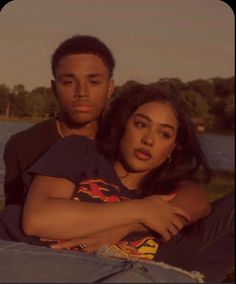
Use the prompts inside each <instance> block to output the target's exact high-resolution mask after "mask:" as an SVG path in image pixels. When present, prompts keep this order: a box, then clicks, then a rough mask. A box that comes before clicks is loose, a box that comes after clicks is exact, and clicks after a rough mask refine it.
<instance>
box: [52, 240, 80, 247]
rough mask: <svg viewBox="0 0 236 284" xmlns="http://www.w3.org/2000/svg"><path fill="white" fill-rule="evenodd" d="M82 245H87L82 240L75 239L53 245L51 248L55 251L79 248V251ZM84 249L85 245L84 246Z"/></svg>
mask: <svg viewBox="0 0 236 284" xmlns="http://www.w3.org/2000/svg"><path fill="white" fill-rule="evenodd" d="M81 244H85V242H82V241H81V239H73V240H66V241H59V242H57V243H54V244H52V245H51V248H53V249H70V248H72V247H77V246H78V249H79V248H80V249H81V247H79V246H80V245H81ZM82 246H83V247H84V246H85V245H82Z"/></svg>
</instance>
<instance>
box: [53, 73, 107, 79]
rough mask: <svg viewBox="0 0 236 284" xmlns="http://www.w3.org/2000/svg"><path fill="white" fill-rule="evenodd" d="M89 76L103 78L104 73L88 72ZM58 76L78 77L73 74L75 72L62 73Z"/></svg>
mask: <svg viewBox="0 0 236 284" xmlns="http://www.w3.org/2000/svg"><path fill="white" fill-rule="evenodd" d="M87 76H88V77H89V78H103V75H102V74H100V73H89V74H87ZM58 77H59V78H63V77H66V78H76V75H75V74H73V73H62V74H60V75H59V76H58Z"/></svg>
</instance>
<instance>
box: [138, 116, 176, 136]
mask: <svg viewBox="0 0 236 284" xmlns="http://www.w3.org/2000/svg"><path fill="white" fill-rule="evenodd" d="M135 116H138V117H141V118H144V119H146V120H148V121H150V122H152V120H151V119H150V117H149V116H147V115H145V114H143V113H136V114H135V115H134V117H135ZM160 126H162V127H167V128H170V129H171V130H172V131H174V132H176V129H175V128H174V127H173V126H172V125H171V124H168V123H160Z"/></svg>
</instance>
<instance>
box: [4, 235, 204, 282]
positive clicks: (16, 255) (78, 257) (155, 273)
mask: <svg viewBox="0 0 236 284" xmlns="http://www.w3.org/2000/svg"><path fill="white" fill-rule="evenodd" d="M0 256H1V257H0V282H1V283H3V282H5V283H7V282H21V283H23V282H24V283H27V282H28V283H33V282H40V283H41V282H58V283H59V282H61V283H72V282H76V283H81V282H83V283H93V282H99V283H115V282H120V283H121V282H124V283H128V282H132V283H134V282H136V283H141V282H142V283H157V282H187V283H190V282H202V281H201V279H202V278H201V275H200V276H199V275H198V274H196V273H192V275H191V274H190V273H188V272H185V271H182V270H181V269H178V268H175V267H171V266H168V265H165V264H158V263H152V262H142V261H128V260H121V259H113V258H108V257H102V256H97V255H94V254H93V255H92V254H85V253H80V252H73V251H65V250H64V251H55V250H52V249H50V248H46V247H40V246H34V245H29V244H26V243H20V242H12V241H5V240H0Z"/></svg>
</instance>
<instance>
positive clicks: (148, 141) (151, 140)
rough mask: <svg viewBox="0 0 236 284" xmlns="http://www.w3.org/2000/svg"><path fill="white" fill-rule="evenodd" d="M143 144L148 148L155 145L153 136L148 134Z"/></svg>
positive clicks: (143, 138) (144, 137) (143, 139)
mask: <svg viewBox="0 0 236 284" xmlns="http://www.w3.org/2000/svg"><path fill="white" fill-rule="evenodd" d="M142 143H143V144H145V145H148V146H153V144H154V137H153V134H152V133H150V132H148V133H146V134H145V135H144V136H143V137H142Z"/></svg>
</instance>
